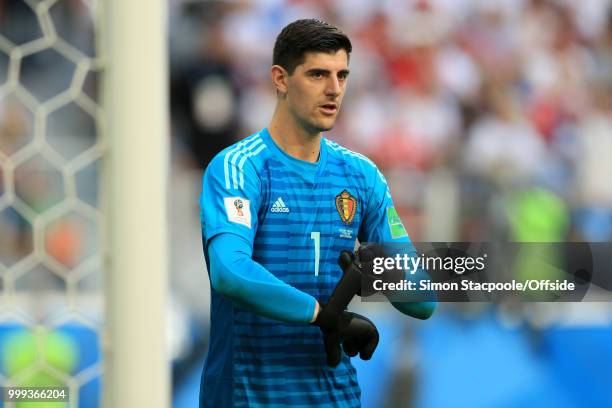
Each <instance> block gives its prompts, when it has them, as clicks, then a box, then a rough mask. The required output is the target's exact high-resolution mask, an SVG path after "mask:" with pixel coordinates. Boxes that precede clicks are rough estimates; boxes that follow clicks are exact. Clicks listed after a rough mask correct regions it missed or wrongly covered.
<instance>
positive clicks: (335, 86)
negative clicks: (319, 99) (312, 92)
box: [325, 75, 342, 96]
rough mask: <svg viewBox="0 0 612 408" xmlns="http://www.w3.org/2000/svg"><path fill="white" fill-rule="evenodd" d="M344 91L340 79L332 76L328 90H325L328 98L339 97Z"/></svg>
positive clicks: (328, 83)
mask: <svg viewBox="0 0 612 408" xmlns="http://www.w3.org/2000/svg"><path fill="white" fill-rule="evenodd" d="M341 90H342V88H341V85H340V81H339V80H338V77H337V76H335V75H330V76H329V80H328V81H327V88H326V90H325V95H327V96H338V95H340V91H341Z"/></svg>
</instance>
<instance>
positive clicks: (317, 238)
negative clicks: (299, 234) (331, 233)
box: [310, 231, 321, 276]
mask: <svg viewBox="0 0 612 408" xmlns="http://www.w3.org/2000/svg"><path fill="white" fill-rule="evenodd" d="M310 239H313V240H314V246H315V247H314V250H315V276H319V259H320V256H321V233H320V232H319V231H312V232H311V233H310Z"/></svg>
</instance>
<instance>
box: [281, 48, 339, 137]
mask: <svg viewBox="0 0 612 408" xmlns="http://www.w3.org/2000/svg"><path fill="white" fill-rule="evenodd" d="M348 73H349V70H348V55H347V53H346V51H345V50H344V49H340V50H338V51H336V52H332V53H325V52H308V53H306V55H305V59H304V63H302V64H300V65H298V66H297V67H295V70H294V71H293V74H292V75H290V76H289V77H288V78H287V82H286V85H287V92H286V103H287V108H288V109H289V112H290V113H291V116H292V117H293V118H294V119H295V120H296V122H297V123H298V124H299V125H300V126H301V127H303V128H304V129H305V130H307V131H308V132H310V133H318V132H323V131H327V130H330V129H331V128H333V127H334V124H335V123H336V118H337V117H338V112H339V111H340V106H341V104H342V98H343V97H344V92H345V90H346V82H347V78H348Z"/></svg>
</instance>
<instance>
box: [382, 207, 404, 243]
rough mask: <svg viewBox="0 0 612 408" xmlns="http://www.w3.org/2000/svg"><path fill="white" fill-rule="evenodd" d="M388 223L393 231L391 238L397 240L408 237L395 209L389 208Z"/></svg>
mask: <svg viewBox="0 0 612 408" xmlns="http://www.w3.org/2000/svg"><path fill="white" fill-rule="evenodd" d="M387 222H388V223H389V229H390V230H391V238H393V239H396V238H402V237H405V236H408V233H407V232H406V229H405V228H404V224H402V220H400V217H399V215H397V210H396V209H395V207H387Z"/></svg>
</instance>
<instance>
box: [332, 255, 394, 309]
mask: <svg viewBox="0 0 612 408" xmlns="http://www.w3.org/2000/svg"><path fill="white" fill-rule="evenodd" d="M387 257H389V254H388V252H387V250H386V249H385V248H384V246H383V245H380V244H367V245H361V246H360V247H359V249H357V251H356V252H355V255H353V254H351V253H350V252H348V251H342V255H341V256H340V259H339V263H340V266H341V267H342V270H343V271H344V273H345V275H350V276H356V275H358V276H359V280H360V284H359V289H358V290H357V294H358V295H359V296H361V297H365V296H370V295H373V294H375V293H377V292H379V291H377V290H375V289H374V281H375V280H382V281H383V282H386V283H398V282H400V281H401V280H403V279H404V278H405V272H404V270H402V269H397V268H395V266H394V267H393V268H390V269H389V268H385V269H384V271H383V272H382V273H381V274H376V273H374V259H375V258H387ZM349 271H351V272H350V274H349ZM381 292H382V293H383V294H385V295H387V293H386V292H385V291H381Z"/></svg>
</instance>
